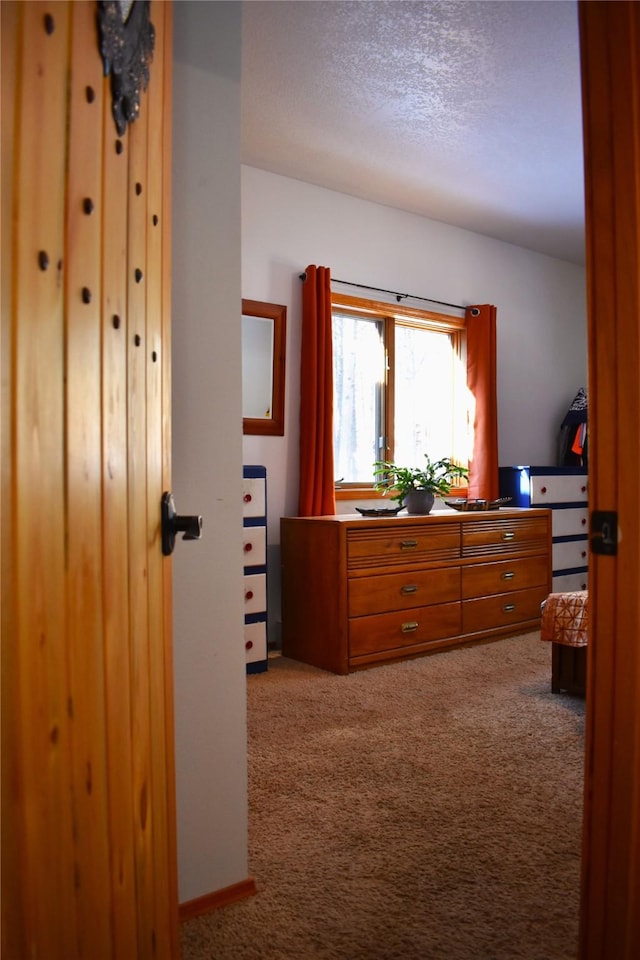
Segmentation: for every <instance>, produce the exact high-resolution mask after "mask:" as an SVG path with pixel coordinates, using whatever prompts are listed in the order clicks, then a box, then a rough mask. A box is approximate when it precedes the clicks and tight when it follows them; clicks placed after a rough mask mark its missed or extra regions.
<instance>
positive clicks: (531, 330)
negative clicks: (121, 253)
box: [242, 166, 587, 544]
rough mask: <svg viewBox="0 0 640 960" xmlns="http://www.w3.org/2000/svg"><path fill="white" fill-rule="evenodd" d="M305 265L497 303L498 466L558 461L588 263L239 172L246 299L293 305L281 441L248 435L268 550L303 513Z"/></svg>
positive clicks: (582, 373)
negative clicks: (259, 479)
mask: <svg viewBox="0 0 640 960" xmlns="http://www.w3.org/2000/svg"><path fill="white" fill-rule="evenodd" d="M309 263H315V264H317V265H323V266H328V267H330V268H331V274H332V276H333V277H336V278H338V279H341V280H348V281H352V282H356V283H363V284H369V285H372V286H375V287H383V288H386V289H389V290H398V291H402V292H404V293H410V294H414V295H416V296H422V297H435V298H436V299H437V300H441V301H445V302H447V303H456V304H469V303H493V304H495V305H496V306H497V309H498V432H499V458H500V464H501V465H508V464H515V463H532V464H538V463H540V464H544V463H547V464H553V463H555V456H556V449H555V445H556V438H557V433H558V429H559V426H560V422H561V420H562V418H563V417H564V414H565V413H566V409H567V407H568V405H569V403H570V402H571V400H572V399H573V397H574V396H575V393H576V391H577V389H578V387H581V386H586V376H587V373H586V370H587V358H586V333H587V331H586V288H585V282H586V281H585V270H584V268H583V267H579V266H576V265H574V264H570V263H566V262H564V261H560V260H556V259H553V258H551V257H545V256H541V255H540V254H537V253H533V252H531V251H529V250H523V249H522V248H520V247H515V246H512V245H511V244H507V243H502V242H500V241H498V240H492V239H489V238H487V237H483V236H480V235H479V234H475V233H470V232H469V231H466V230H460V229H459V228H457V227H450V226H447V225H446V224H443V223H438V222H436V221H433V220H427V219H425V218H424V217H418V216H415V215H413V214H408V213H405V212H403V211H400V210H395V209H392V208H391V207H385V206H381V205H380V204H375V203H369V202H367V201H364V200H359V199H356V198H354V197H349V196H346V195H344V194H340V193H335V192H333V191H330V190H325V189H322V188H320V187H315V186H311V185H309V184H305V183H301V182H300V181H297V180H291V179H289V178H286V177H280V176H276V175H274V174H271V173H267V172H265V171H262V170H257V169H255V168H252V167H246V166H244V167H243V168H242V295H243V297H246V298H250V299H252V300H265V301H268V302H274V303H284V304H286V305H287V308H288V309H287V326H288V329H287V378H286V395H285V404H286V411H285V436H284V437H278V438H274V437H250V436H249V437H245V438H244V458H245V462H247V463H261V464H264V465H265V466H266V467H267V471H268V482H269V531H268V533H269V540H270V542H271V543H272V544H274V543H279V542H280V533H279V518H280V516H282V515H287V514H292V513H295V511H296V509H297V488H298V462H297V457H298V433H299V431H298V404H299V395H300V388H299V355H300V310H301V297H302V285H301V283H300V281H299V279H298V276H299V274H300V273H301V272H302V271H303V270H304V268H305V267H306V266H307V264H309ZM336 289H337V290H339V291H340V292H342V293H353V294H358V293H359V294H360V295H362V296H366V295H367V293H366V291H357V290H352V289H349V288H346V287H337V288H336ZM371 296H373V297H375V296H376V294H371ZM410 303H411V305H412V306H424V307H425V308H428V307H429V306H430V305H429V304H420V303H419V302H417V301H410ZM433 308H434V309H437V306H435V305H434V307H433Z"/></svg>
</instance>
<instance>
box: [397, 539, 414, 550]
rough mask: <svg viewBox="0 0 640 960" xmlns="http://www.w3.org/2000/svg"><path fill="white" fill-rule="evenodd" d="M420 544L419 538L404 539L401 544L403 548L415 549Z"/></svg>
mask: <svg viewBox="0 0 640 960" xmlns="http://www.w3.org/2000/svg"><path fill="white" fill-rule="evenodd" d="M417 546H418V541H417V540H403V541H402V542H401V544H400V549H401V550H415V548H416V547H417Z"/></svg>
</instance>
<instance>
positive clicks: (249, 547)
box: [244, 543, 253, 553]
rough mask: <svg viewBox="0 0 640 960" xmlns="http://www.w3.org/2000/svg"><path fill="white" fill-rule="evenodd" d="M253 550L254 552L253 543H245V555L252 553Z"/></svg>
mask: <svg viewBox="0 0 640 960" xmlns="http://www.w3.org/2000/svg"><path fill="white" fill-rule="evenodd" d="M252 550H253V544H252V543H245V545H244V552H245V553H251V551H252Z"/></svg>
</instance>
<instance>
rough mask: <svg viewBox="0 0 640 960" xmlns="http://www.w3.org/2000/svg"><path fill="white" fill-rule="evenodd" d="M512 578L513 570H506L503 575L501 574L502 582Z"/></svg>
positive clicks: (513, 575)
mask: <svg viewBox="0 0 640 960" xmlns="http://www.w3.org/2000/svg"><path fill="white" fill-rule="evenodd" d="M514 577H515V573H514V572H513V570H507V571H506V572H505V573H503V574H502V579H503V580H513V578H514Z"/></svg>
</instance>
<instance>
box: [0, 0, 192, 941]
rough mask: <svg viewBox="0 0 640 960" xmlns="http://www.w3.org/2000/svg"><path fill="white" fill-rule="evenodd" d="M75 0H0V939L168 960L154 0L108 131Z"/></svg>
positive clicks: (165, 81) (163, 54)
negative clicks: (128, 96)
mask: <svg viewBox="0 0 640 960" xmlns="http://www.w3.org/2000/svg"><path fill="white" fill-rule="evenodd" d="M96 9H97V4H95V3H94V2H84V0H82V2H71V3H67V2H59V3H55V4H43V3H39V2H33V3H17V4H14V3H5V2H3V4H2V41H3V62H2V100H3V117H2V119H3V136H2V148H3V155H2V166H3V198H2V199H3V213H4V210H5V204H6V208H7V209H9V210H11V209H12V210H13V211H14V217H13V219H12V223H13V229H11V228H10V229H6V228H5V225H4V217H3V262H2V277H3V311H2V322H3V339H2V343H3V391H4V393H3V424H2V430H3V464H2V468H3V469H2V482H3V489H2V494H3V508H4V512H6V513H8V514H10V516H11V518H12V522H11V524H3V528H2V615H3V623H2V683H3V699H2V709H3V724H2V727H3V751H2V764H3V817H2V830H3V838H2V839H3V845H2V853H3V856H2V874H3V876H2V880H3V900H2V908H3V917H2V919H3V928H2V947H3V955H4V952H5V951H6V953H7V956H11V957H16V958H18V957H23V956H24V957H27V956H28V957H30V958H45V960H76V958H78V960H79V958H90V960H103V958H104V960H122V958H127V960H134V958H136V957H139V958H146V957H158V958H167V960H170V958H173V957H177V956H178V945H177V883H176V877H175V873H176V851H175V846H176V844H175V799H174V767H173V730H172V724H173V714H172V699H171V688H172V676H171V603H170V593H171V567H170V561H169V560H168V559H167V558H164V557H163V556H162V553H161V547H160V529H159V522H160V498H161V494H162V491H163V489H166V488H167V487H168V480H169V471H170V450H169V444H170V393H169V390H170V387H169V380H170V316H169V309H170V303H169V293H170V284H169V283H168V281H167V280H166V279H165V276H164V273H165V272H166V271H168V270H170V242H169V240H170V213H169V203H168V197H169V190H170V129H169V128H170V122H171V111H170V95H171V18H172V8H171V4H170V3H159V2H153V3H152V4H151V20H152V22H153V23H154V27H155V32H156V46H155V55H154V60H153V63H152V65H151V81H150V85H149V88H148V90H147V92H145V93H143V94H142V97H141V109H140V115H139V117H138V119H137V120H136V122H135V123H134V124H132V125H130V126H129V128H128V129H127V131H126V132H125V133H124V134H123V135H122V136H118V134H117V131H116V128H115V124H114V122H113V118H112V114H111V94H110V79H109V78H105V77H104V76H103V70H102V62H101V58H100V55H99V48H98V38H97V32H96ZM9 51H10V54H11V55H10V56H6V55H5V54H6V53H7V52H9ZM5 104H8V105H9V106H8V108H6V107H5ZM7 171H9V173H10V184H8V185H6V184H5V182H4V179H5V173H6V172H7ZM7 280H8V281H9V283H8V286H7V287H6V288H5V281H7ZM7 290H9V291H10V294H9V295H8V294H7ZM7 353H8V357H9V359H7ZM5 401H6V402H5ZM5 891H10V893H9V895H8V896H5V895H4V894H5Z"/></svg>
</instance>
